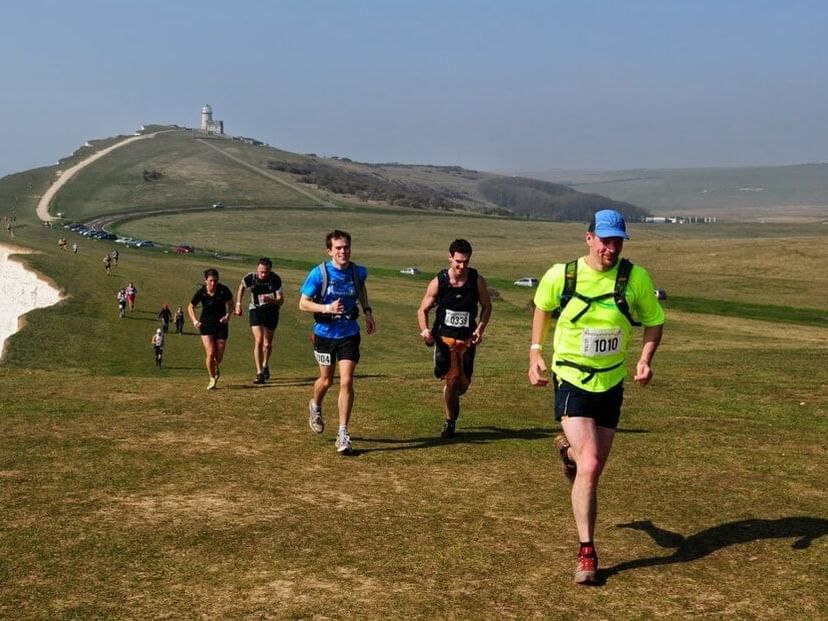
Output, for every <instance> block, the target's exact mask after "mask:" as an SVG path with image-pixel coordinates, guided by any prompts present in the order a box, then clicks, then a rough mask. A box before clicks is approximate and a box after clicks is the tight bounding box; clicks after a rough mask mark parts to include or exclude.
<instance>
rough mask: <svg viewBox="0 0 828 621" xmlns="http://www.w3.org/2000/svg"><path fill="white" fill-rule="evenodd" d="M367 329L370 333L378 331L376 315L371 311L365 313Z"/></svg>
mask: <svg viewBox="0 0 828 621" xmlns="http://www.w3.org/2000/svg"><path fill="white" fill-rule="evenodd" d="M365 331H366V332H367V333H368V334H373V333H374V332H376V331H377V324H376V322H375V321H374V316H373V315H372V314H371V313H367V314H366V315H365Z"/></svg>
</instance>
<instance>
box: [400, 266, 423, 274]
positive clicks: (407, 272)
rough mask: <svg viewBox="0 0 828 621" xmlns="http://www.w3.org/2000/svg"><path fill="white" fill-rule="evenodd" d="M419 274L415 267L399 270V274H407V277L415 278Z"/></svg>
mask: <svg viewBox="0 0 828 621" xmlns="http://www.w3.org/2000/svg"><path fill="white" fill-rule="evenodd" d="M419 273H420V270H418V269H417V268H416V267H406V268H404V269H401V270H400V274H408V275H409V276H416V275H417V274H419Z"/></svg>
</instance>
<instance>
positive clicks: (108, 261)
mask: <svg viewBox="0 0 828 621" xmlns="http://www.w3.org/2000/svg"><path fill="white" fill-rule="evenodd" d="M61 247H62V248H64V250H65V247H63V246H61ZM103 264H104V269H105V270H106V275H107V276H109V275H110V274H111V273H112V257H110V256H109V253H107V254H105V255H104V258H103Z"/></svg>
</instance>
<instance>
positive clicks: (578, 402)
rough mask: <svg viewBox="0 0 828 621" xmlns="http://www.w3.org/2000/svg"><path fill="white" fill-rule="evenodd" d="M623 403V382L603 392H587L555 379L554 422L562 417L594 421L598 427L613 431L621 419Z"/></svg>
mask: <svg viewBox="0 0 828 621" xmlns="http://www.w3.org/2000/svg"><path fill="white" fill-rule="evenodd" d="M623 401H624V382H623V381H622V382H618V383H617V384H616V385H615V386H613V387H612V388H610V389H609V390H607V391H605V392H589V391H588V390H584V389H583V388H578V387H577V386H573V385H572V384H570V383H569V382H565V381H563V380H558V379H557V378H556V379H555V420H557V421H560V420H561V419H562V418H563V417H564V416H572V417H576V416H580V417H583V418H593V419H595V424H596V425H598V426H599V427H606V428H608V429H615V428H616V427H618V421H619V420H620V419H621V404H622V403H623Z"/></svg>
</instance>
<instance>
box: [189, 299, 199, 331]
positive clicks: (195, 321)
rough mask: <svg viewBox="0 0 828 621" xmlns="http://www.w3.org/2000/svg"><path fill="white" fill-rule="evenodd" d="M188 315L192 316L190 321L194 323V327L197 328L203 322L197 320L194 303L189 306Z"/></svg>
mask: <svg viewBox="0 0 828 621" xmlns="http://www.w3.org/2000/svg"><path fill="white" fill-rule="evenodd" d="M187 314H188V315H190V321H192V322H193V325H194V326H195V327H196V328H197V327H198V326H199V324H200V323H201V322H199V320H198V319H196V314H195V306H193V303H192V302H190V303H189V304H187Z"/></svg>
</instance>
